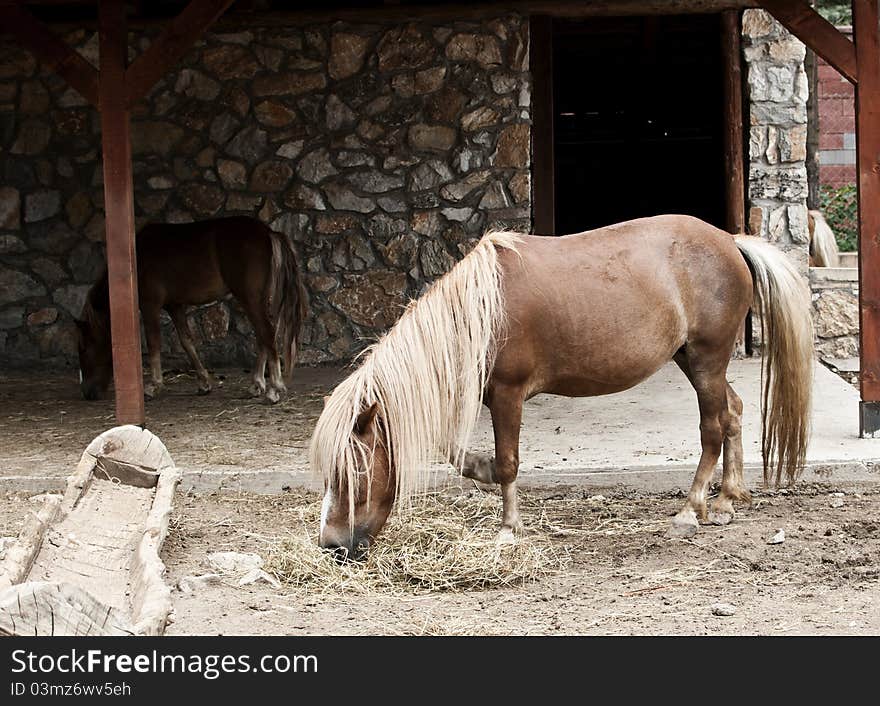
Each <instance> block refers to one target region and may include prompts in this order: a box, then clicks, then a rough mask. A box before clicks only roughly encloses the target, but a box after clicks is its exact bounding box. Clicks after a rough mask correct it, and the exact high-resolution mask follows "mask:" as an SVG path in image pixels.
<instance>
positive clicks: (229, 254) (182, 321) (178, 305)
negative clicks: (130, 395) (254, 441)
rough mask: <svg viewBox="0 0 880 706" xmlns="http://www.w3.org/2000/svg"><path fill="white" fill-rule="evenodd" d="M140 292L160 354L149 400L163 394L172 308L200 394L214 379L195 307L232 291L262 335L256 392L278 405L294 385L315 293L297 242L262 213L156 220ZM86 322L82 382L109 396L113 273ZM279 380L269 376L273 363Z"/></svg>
mask: <svg viewBox="0 0 880 706" xmlns="http://www.w3.org/2000/svg"><path fill="white" fill-rule="evenodd" d="M137 265H138V295H139V299H140V310H141V315H142V316H143V321H144V331H145V333H146V339H147V349H148V353H149V359H150V376H151V381H150V382H149V383H148V384H147V385H145V386H144V388H145V393H146V395H147V396H148V397H156V396H157V395H159V393H160V392H161V391H162V361H161V347H162V333H161V327H160V323H159V315H160V313H161V311H162V309H165V311H167V312H168V313H169V315H170V316H171V320H172V321H173V322H174V327H175V329H177V335H178V336H179V337H180V343H181V345H182V346H183V349H184V350H185V351H186V353H187V355H188V356H189V359H190V362H191V363H192V365H193V367H195V369H196V375H197V376H198V381H199V388H198V391H199V394H207V393H209V392H210V391H211V377H210V374H209V373H208V371H207V369H206V368H205V366H204V365H203V364H202V361H201V360H200V359H199V355H198V353H197V352H196V346H195V343H194V341H193V336H192V331H191V330H190V327H189V322H188V321H187V318H186V307H187V306H188V305H193V304H207V303H208V302H212V301H216V300H217V299H220V298H221V297H224V296H226V295H227V294H229V293H230V292H231V293H232V294H233V295H234V296H235V298H236V299H238V301H239V302H240V303H241V305H242V307H243V308H244V311H245V313H246V314H247V317H248V319H249V320H250V322H251V325H252V326H253V328H254V333H255V334H256V338H257V363H256V366H255V367H254V371H253V386H252V388H251V393H252V394H253V395H254V396H256V397H260V396H263V397H264V399H265V400H266V401H267V402H271V403H274V402H277V401H278V400H279V399H281V397H282V396H283V395H284V393H285V392H286V391H287V387H286V385H285V381H284V379H283V377H282V373H281V364H282V359H283V362H284V367H285V372H286V374H287V376H288V379H289V376H290V374H291V373H292V371H293V365H294V363H295V362H296V350H297V339H298V337H299V333H300V328H301V326H302V322H303V319H304V317H305V313H306V309H305V290H304V288H303V286H302V282H301V280H300V275H299V268H298V267H297V262H296V254H295V253H294V251H293V248H292V246H291V245H290V243H289V242H288V241H287V239H286V238H285V237H284V236H283V235H281V234H279V233H276V232H274V231H273V230H272V229H270V228H269V227H268V226H266V225H265V224H263V223H261V222H260V221H258V220H255V219H253V218H247V217H244V216H235V217H231V218H217V219H213V220H206V221H199V222H196V223H184V224H160V223H151V224H149V225H147V226H144V228H143V229H141V231H140V233H138V236H137ZM81 316H82V319H81V320H78V321H77V322H76V323H77V328H78V329H79V364H80V376H81V380H80V387H81V390H82V394H83V397H85V398H86V399H99V398H102V397H104V396H106V394H107V388H108V387H109V385H110V380H111V377H112V374H113V361H112V355H111V341H110V306H109V296H108V285H107V272H106V271H105V272H104V274H103V275H102V276H101V277H100V278H99V279H98V281H97V282H96V283H95V284H94V285H93V286H92V288H91V289H90V290H89V294H88V297H87V298H86V303H85V306H83V311H82V315H81ZM267 364H268V366H269V382H268V385H267V383H266V366H267Z"/></svg>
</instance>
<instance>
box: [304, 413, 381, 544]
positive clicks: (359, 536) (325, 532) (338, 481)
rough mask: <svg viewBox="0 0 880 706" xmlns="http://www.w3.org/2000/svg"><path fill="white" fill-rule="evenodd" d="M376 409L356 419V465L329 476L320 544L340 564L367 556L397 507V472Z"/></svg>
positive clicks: (326, 481) (354, 438)
mask: <svg viewBox="0 0 880 706" xmlns="http://www.w3.org/2000/svg"><path fill="white" fill-rule="evenodd" d="M378 409H379V407H378V405H377V404H372V405H370V406H369V407H367V408H366V409H365V410H363V411H362V412H361V413H360V414H359V415H358V417H357V420H356V421H355V424H354V429H353V430H352V432H351V433H352V441H353V442H354V443H353V444H352V446H353V448H355V449H356V452H354V453H353V454H352V461H353V465H354V467H353V468H349V469H346V470H344V471H342V470H339V469H335V472H334V473H332V474H329V475H328V474H325V479H324V502H323V505H322V506H321V534H320V537H319V542H320V544H321V547H322V548H324V549H328V550H331V551H333V552H334V553H335V555H336V557H337V559H339V560H340V561H344V560H346V559H355V560H362V559H363V558H364V557H365V556H366V553H367V549H368V548H369V546H370V544H371V542H372V541H373V539H375V537H376V535H378V534H379V532H381V530H382V528H383V527H384V526H385V522H386V520H388V515H390V514H391V507H392V506H393V505H394V496H395V490H396V485H395V478H394V471H393V469H392V468H391V464H390V463H389V460H388V452H387V440H386V438H385V433H384V431H383V425H382V422H381V420H380V419H379V418H378V414H377V413H378Z"/></svg>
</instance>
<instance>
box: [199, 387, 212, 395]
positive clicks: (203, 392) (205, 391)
mask: <svg viewBox="0 0 880 706" xmlns="http://www.w3.org/2000/svg"><path fill="white" fill-rule="evenodd" d="M196 394H197V395H210V394H211V388H210V387H200V388H199V389H198V390H197V391H196Z"/></svg>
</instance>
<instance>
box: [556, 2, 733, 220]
mask: <svg viewBox="0 0 880 706" xmlns="http://www.w3.org/2000/svg"><path fill="white" fill-rule="evenodd" d="M722 80H723V74H722V63H721V40H720V19H719V17H718V16H717V15H692V16H681V17H678V16H672V17H634V18H610V19H590V20H585V21H579V22H573V21H555V22H554V29H553V92H554V141H555V144H554V151H555V164H556V179H555V191H556V233H557V234H564V233H574V232H579V231H583V230H589V229H591V228H597V227H599V226H604V225H608V224H611V223H617V222H620V221H625V220H628V219H631V218H639V217H642V216H652V215H657V214H661V213H684V214H690V215H693V216H697V217H699V218H702V219H703V220H705V221H708V222H709V223H712V224H714V225H716V226H718V227H722V228H723V227H724V224H725V209H726V207H725V197H724V193H725V192H724V158H723V137H722V135H723V131H722V130H723V110H722V108H723V105H722V102H723V93H722V90H723V89H722V86H723V83H722Z"/></svg>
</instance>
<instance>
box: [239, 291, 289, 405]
mask: <svg viewBox="0 0 880 706" xmlns="http://www.w3.org/2000/svg"><path fill="white" fill-rule="evenodd" d="M260 300H261V295H259V294H258V293H256V292H251V291H248V292H245V293H244V295H243V296H241V297H239V301H240V302H241V304H242V306H243V307H244V310H245V313H246V314H247V316H248V319H249V320H250V322H251V326H253V328H254V335H255V336H256V338H257V367H256V368H255V369H254V387H252V388H251V390H252V391H253V392H256V390H257V389H258V388H259V387H260V386H262V388H263V394H264V395H265V396H264V399H265V401H266V402H269V403H271V404H275V403H276V402H278V401H279V400H280V399H281V398H282V397H283V396H284V393H286V392H287V386H286V385H285V384H284V378H283V377H282V375H281V357H280V356H279V354H278V349H277V348H276V346H275V326H274V325H273V324H272V322H271V321H270V320H269V315H268V314H267V313H266V311H265V310H264V308H263V305H264V303H263V302H262V301H260ZM267 365H268V368H269V383H268V385H267V384H266V378H265V372H264V371H265V369H266V366H267Z"/></svg>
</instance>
